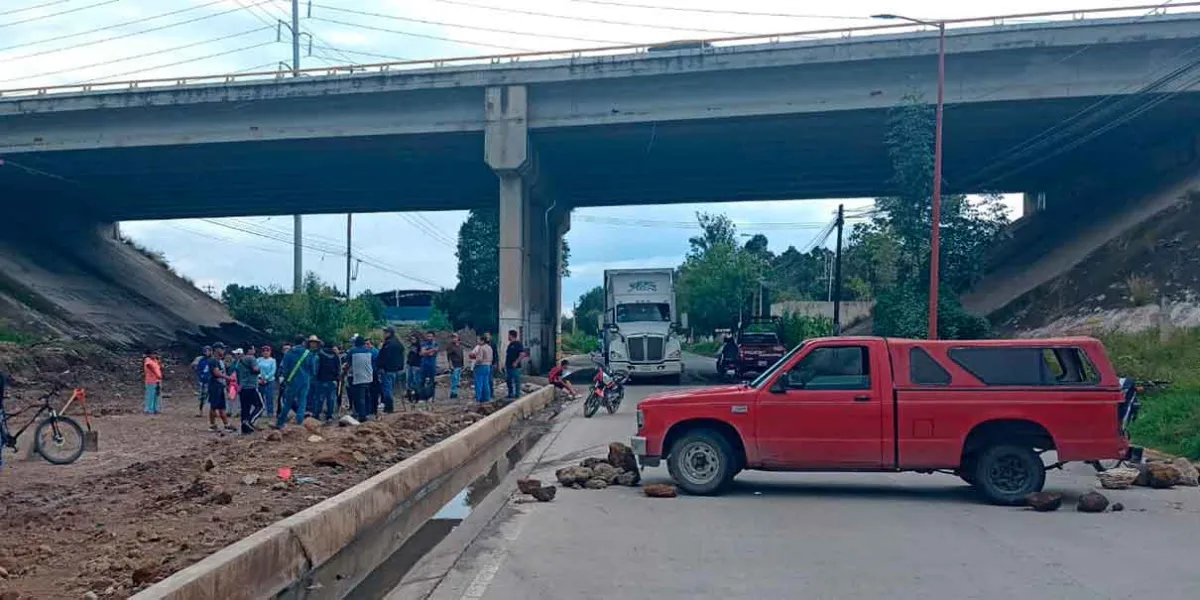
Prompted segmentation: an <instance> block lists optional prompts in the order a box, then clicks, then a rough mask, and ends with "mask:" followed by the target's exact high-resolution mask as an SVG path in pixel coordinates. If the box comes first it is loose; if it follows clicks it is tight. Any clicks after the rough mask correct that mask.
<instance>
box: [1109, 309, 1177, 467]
mask: <svg viewBox="0 0 1200 600" xmlns="http://www.w3.org/2000/svg"><path fill="white" fill-rule="evenodd" d="M1100 337H1101V339H1102V340H1104V345H1105V347H1106V348H1107V349H1108V355H1109V358H1110V359H1111V360H1112V362H1113V366H1114V367H1115V368H1116V370H1117V373H1118V374H1119V375H1125V376H1131V377H1133V378H1135V379H1138V380H1143V381H1146V380H1161V381H1169V382H1170V385H1169V386H1167V388H1166V389H1164V390H1162V391H1159V392H1154V393H1145V394H1143V395H1142V411H1141V414H1140V416H1139V417H1138V420H1137V422H1135V423H1134V424H1133V427H1132V434H1133V439H1134V442H1135V443H1137V444H1139V445H1142V446H1146V447H1148V448H1154V449H1156V450H1161V451H1163V452H1168V453H1171V454H1179V455H1183V456H1187V457H1188V458H1191V459H1200V329H1192V330H1180V331H1176V332H1173V333H1172V334H1171V336H1170V337H1169V338H1168V339H1166V340H1164V339H1161V337H1160V335H1159V332H1158V331H1157V330H1152V331H1146V332H1142V333H1133V334H1107V335H1102V336H1100Z"/></svg>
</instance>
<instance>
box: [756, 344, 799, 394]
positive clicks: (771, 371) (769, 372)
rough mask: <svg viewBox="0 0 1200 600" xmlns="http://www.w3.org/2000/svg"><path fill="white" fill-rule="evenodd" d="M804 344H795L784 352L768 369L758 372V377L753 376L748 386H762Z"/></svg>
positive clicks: (757, 387) (758, 387)
mask: <svg viewBox="0 0 1200 600" xmlns="http://www.w3.org/2000/svg"><path fill="white" fill-rule="evenodd" d="M804 346H805V344H800V345H798V346H796V347H795V348H792V351H791V352H788V353H787V354H784V355H783V358H781V359H779V361H778V362H776V363H775V364H773V365H771V368H770V369H767V370H765V371H763V372H762V374H760V375H759V376H758V377H755V378H754V381H751V382H750V387H752V388H754V389H760V388H762V386H763V385H765V384H766V382H767V381H769V380H770V379H771V378H772V377H774V376H775V373H777V372H779V370H780V369H782V368H783V365H785V364H787V362H788V361H789V360H791V359H792V357H793V356H795V355H796V353H797V352H799V351H800V349H801V348H803V347H804Z"/></svg>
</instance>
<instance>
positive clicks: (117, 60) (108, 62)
mask: <svg viewBox="0 0 1200 600" xmlns="http://www.w3.org/2000/svg"><path fill="white" fill-rule="evenodd" d="M265 29H267V28H265V27H258V28H256V29H249V30H246V31H242V32H239V33H231V34H229V35H223V36H220V37H216V38H209V39H206V40H201V41H199V42H192V43H190V44H184V45H182V46H175V47H174V48H161V49H158V50H154V51H152V52H143V53H141V54H134V55H132V56H124V57H121V58H114V59H111V60H106V61H101V62H98V63H92V64H89V65H82V66H73V67H67V68H65V69H59V70H57V71H48V72H43V73H35V74H33V75H24V76H21V77H11V78H9V79H2V80H0V83H8V82H10V81H24V80H26V79H34V78H37V77H49V76H51V75H62V74H63V73H71V72H74V71H84V70H87V69H91V68H94V67H103V66H105V65H112V64H116V63H121V62H127V61H131V60H137V59H139V58H146V57H148V56H158V55H160V54H163V53H166V52H174V51H176V50H184V49H187V48H194V47H196V46H202V45H204V44H211V43H213V42H220V41H224V40H230V39H233V38H238V37H243V36H247V35H250V34H252V33H258V32H260V31H264V30H265ZM183 62H193V61H183ZM174 64H176V63H172V64H171V65H164V66H174ZM178 64H183V63H182V62H181V63H178ZM155 68H157V67H155ZM144 70H149V69H142V71H144ZM138 72H141V71H133V73H138Z"/></svg>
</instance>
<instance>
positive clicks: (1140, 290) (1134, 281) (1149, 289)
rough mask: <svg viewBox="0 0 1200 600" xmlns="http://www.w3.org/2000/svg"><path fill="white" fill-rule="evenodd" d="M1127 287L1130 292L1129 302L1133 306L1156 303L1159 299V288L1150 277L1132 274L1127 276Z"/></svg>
mask: <svg viewBox="0 0 1200 600" xmlns="http://www.w3.org/2000/svg"><path fill="white" fill-rule="evenodd" d="M1125 289H1126V291H1127V292H1128V294H1129V295H1128V298H1129V303H1130V304H1132V305H1133V306H1145V305H1147V304H1154V302H1155V301H1156V300H1158V298H1157V296H1158V288H1156V287H1155V286H1154V280H1153V279H1151V278H1149V277H1141V276H1138V275H1130V276H1129V277H1126V278H1125Z"/></svg>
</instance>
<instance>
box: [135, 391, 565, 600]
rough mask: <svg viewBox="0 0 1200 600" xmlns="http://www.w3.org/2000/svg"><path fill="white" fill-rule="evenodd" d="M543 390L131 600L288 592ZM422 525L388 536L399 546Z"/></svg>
mask: <svg viewBox="0 0 1200 600" xmlns="http://www.w3.org/2000/svg"><path fill="white" fill-rule="evenodd" d="M553 398H554V389H553V388H549V387H547V388H543V389H541V390H539V391H537V392H534V393H532V394H529V395H527V396H525V397H523V398H522V399H521V400H519V401H517V402H514V403H513V404H511V405H509V406H507V407H505V408H504V409H502V410H500V411H497V412H495V413H493V414H491V415H488V416H487V417H485V418H484V419H483V420H481V421H479V422H477V423H475V424H474V425H471V426H470V427H467V428H466V429H464V430H462V431H460V432H458V433H456V434H454V435H453V436H451V437H449V438H446V439H444V440H442V441H441V442H438V443H437V444H435V445H433V446H431V447H429V448H426V449H425V450H422V451H421V452H419V453H417V454H416V455H414V456H412V457H411V458H409V459H408V460H405V461H404V462H401V463H399V464H397V465H395V466H393V467H391V468H389V469H387V470H386V471H383V472H382V473H379V474H378V475H376V476H374V477H372V478H370V479H368V480H367V481H364V482H362V483H360V484H358V485H356V486H354V487H352V488H350V489H348V490H346V491H345V492H342V493H341V494H338V495H337V496H334V497H333V498H330V499H328V500H325V501H324V502H321V503H320V504H317V505H316V506H313V507H310V508H308V509H306V510H304V511H301V512H299V513H297V514H295V515H293V516H291V517H288V518H286V519H283V520H281V521H278V522H276V523H273V524H271V525H268V526H267V527H265V528H263V529H261V530H259V531H257V532H255V533H254V534H252V535H250V536H249V537H246V538H244V539H242V540H240V541H238V542H236V543H234V544H232V545H230V546H228V547H226V548H224V549H222V550H220V551H218V552H217V553H215V554H212V555H210V556H209V557H207V558H205V559H204V560H202V561H200V562H198V563H196V564H194V565H192V566H190V567H188V568H186V569H184V570H182V571H179V572H178V573H175V574H174V575H172V576H170V577H168V578H167V579H164V580H163V581H160V582H158V583H157V584H155V585H153V586H151V587H149V588H147V589H145V590H143V591H142V592H141V593H139V594H137V595H136V596H134V598H135V599H137V600H151V599H171V600H214V599H218V598H219V599H220V600H257V599H260V598H273V597H276V596H277V595H278V594H280V593H281V592H284V591H285V590H289V589H293V588H295V587H296V584H297V583H298V582H301V581H303V580H305V579H306V578H307V577H308V576H309V574H311V573H314V572H316V571H318V570H319V569H320V568H321V566H322V565H324V564H326V563H328V562H329V561H330V560H332V559H333V558H334V557H336V556H337V555H338V554H339V553H340V552H341V551H342V550H343V549H345V548H346V547H347V546H349V545H350V544H352V543H354V542H355V541H356V539H358V538H359V536H362V535H365V534H367V533H368V532H370V531H371V530H373V529H374V528H377V527H380V526H381V525H382V524H383V523H385V522H387V521H389V520H391V519H396V518H398V515H396V514H394V513H395V511H396V508H397V507H399V506H401V505H403V504H404V503H405V502H407V501H408V500H409V499H411V498H413V497H414V496H415V495H417V494H419V493H423V492H424V491H426V488H427V486H430V485H431V484H434V483H435V482H437V481H438V480H439V479H441V478H443V477H446V476H447V475H448V474H450V473H451V472H452V471H454V470H455V469H457V468H458V467H459V466H460V465H463V464H464V463H466V462H468V461H469V460H470V459H471V458H472V457H473V456H475V455H476V454H478V453H479V452H481V451H483V450H484V449H485V448H487V447H488V446H490V445H491V444H492V443H494V442H495V441H496V440H497V439H499V438H501V437H502V436H504V435H506V434H507V433H508V432H509V430H510V429H511V428H512V427H513V426H514V425H515V424H516V423H518V422H519V421H521V420H523V419H526V418H528V417H529V416H531V415H532V414H534V413H535V412H537V411H538V410H541V409H542V408H543V407H545V406H546V405H547V404H549V402H550V401H551V400H553ZM421 524H423V522H420V523H418V522H415V521H414V522H412V523H410V524H409V527H408V529H409V530H407V531H400V532H396V536H397V539H395V540H394V542H395V543H396V544H397V546H398V545H399V544H402V543H403V541H404V540H405V539H407V537H408V536H411V535H412V534H413V533H415V532H416V531H417V529H419V528H420V526H421Z"/></svg>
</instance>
